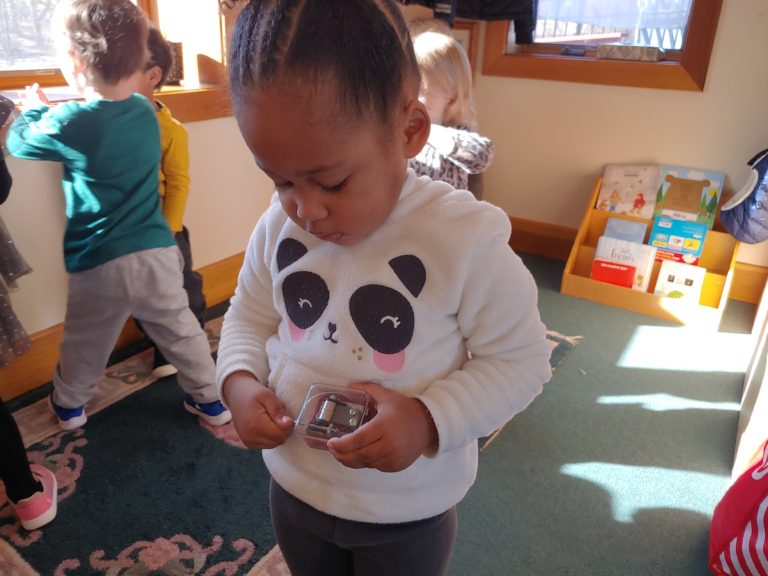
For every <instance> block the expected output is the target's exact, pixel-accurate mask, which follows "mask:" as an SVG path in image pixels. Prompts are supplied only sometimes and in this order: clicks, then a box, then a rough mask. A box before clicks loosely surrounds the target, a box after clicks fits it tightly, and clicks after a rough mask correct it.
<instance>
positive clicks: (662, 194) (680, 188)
mask: <svg viewBox="0 0 768 576" xmlns="http://www.w3.org/2000/svg"><path fill="white" fill-rule="evenodd" d="M659 168H660V170H659V180H658V188H657V190H656V200H655V206H654V210H653V216H654V217H655V216H668V217H670V218H675V219H677V220H687V221H690V222H701V223H704V224H706V225H707V228H710V229H711V228H712V225H713V224H714V223H715V216H716V215H717V206H718V204H719V203H720V197H721V196H722V193H723V184H724V182H725V172H721V171H719V170H699V169H696V168H685V167H683V166H671V165H665V164H662V165H660V167H659Z"/></svg>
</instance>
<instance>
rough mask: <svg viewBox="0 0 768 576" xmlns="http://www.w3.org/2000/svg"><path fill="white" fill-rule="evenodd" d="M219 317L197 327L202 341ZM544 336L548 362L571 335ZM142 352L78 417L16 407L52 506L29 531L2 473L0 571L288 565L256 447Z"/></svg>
mask: <svg viewBox="0 0 768 576" xmlns="http://www.w3.org/2000/svg"><path fill="white" fill-rule="evenodd" d="M221 322H222V318H221V317H218V318H216V319H214V320H211V321H210V322H208V324H207V326H206V331H207V333H208V338H209V341H210V343H211V350H212V352H214V351H216V349H217V347H218V340H219V333H220V329H221ZM548 337H549V340H550V342H551V343H552V348H553V354H552V364H553V367H555V368H556V367H557V365H558V364H559V363H560V362H561V361H562V360H563V358H564V357H565V355H566V354H567V353H568V351H569V350H570V349H571V348H572V347H573V346H574V345H575V344H576V342H577V341H578V340H579V338H580V337H566V336H564V335H561V334H558V333H555V332H552V333H550V334H548ZM152 354H153V351H152V350H151V349H147V350H144V351H143V352H140V353H138V354H136V355H134V356H132V357H130V358H128V359H127V360H124V361H122V362H119V363H117V364H114V365H112V366H111V367H110V368H109V369H108V370H107V371H106V372H105V374H104V376H103V378H102V379H101V381H100V382H99V386H98V389H99V392H98V394H97V396H96V397H95V398H94V399H93V401H92V402H90V403H89V404H88V406H87V407H86V410H87V412H88V415H89V420H88V423H87V424H86V426H85V427H84V428H79V429H77V430H73V431H69V432H62V431H60V430H59V429H58V426H57V425H56V422H55V420H54V418H53V416H52V415H51V413H50V411H49V409H48V407H47V404H46V401H45V400H39V401H37V402H35V403H33V404H31V405H29V406H26V407H24V408H22V409H20V410H18V411H16V412H15V413H14V416H15V418H16V420H17V422H18V423H19V428H20V429H21V431H22V435H23V437H24V440H25V443H26V445H27V446H28V453H29V457H30V460H31V461H33V462H37V463H40V464H43V465H45V466H48V467H49V468H51V469H52V470H54V471H55V472H56V476H57V478H58V482H59V512H58V516H57V518H56V520H55V521H54V522H53V523H52V524H50V525H48V526H46V527H44V528H42V529H40V530H34V531H31V532H27V531H26V530H23V529H22V528H21V527H20V525H19V523H18V521H17V520H16V518H15V516H14V515H13V513H12V511H11V509H10V506H9V504H8V502H7V499H6V497H5V494H4V488H3V487H2V485H1V484H0V502H2V505H1V506H0V574H9V575H13V576H28V575H29V576H31V575H43V576H48V575H53V576H72V575H85V574H89V575H104V576H139V575H141V576H145V575H149V574H152V575H168V576H171V575H173V576H176V575H182V574H184V575H205V576H214V575H222V576H223V575H227V576H230V575H246V576H288V575H289V572H288V568H287V567H286V565H285V562H284V561H283V558H282V556H281V554H280V551H279V549H278V548H277V547H276V546H275V541H274V536H273V535H272V530H271V525H270V520H269V508H268V500H267V491H268V490H267V486H268V482H269V474H268V472H267V471H266V469H265V467H264V464H263V461H262V459H261V455H260V454H259V453H258V452H252V451H249V450H247V449H245V447H244V446H243V445H242V443H241V442H240V441H239V439H238V438H237V435H236V433H235V431H234V428H233V427H232V425H231V424H228V425H226V426H222V427H218V428H214V427H210V426H208V425H207V424H205V423H201V422H199V421H198V420H197V418H195V417H193V416H192V415H190V414H188V413H186V412H185V411H184V410H183V409H182V406H181V404H182V399H183V392H182V391H181V389H180V388H179V387H178V385H177V384H176V379H175V378H173V377H171V378H165V379H163V380H160V381H156V380H154V379H153V378H152V376H151V362H152ZM498 432H499V431H497V433H496V434H498ZM496 434H495V435H494V436H493V437H490V438H489V439H487V440H486V441H485V442H484V444H483V449H485V448H486V447H487V446H488V444H490V442H491V441H492V440H493V438H495V436H496ZM126 439H127V440H126Z"/></svg>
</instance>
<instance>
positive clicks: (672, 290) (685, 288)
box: [653, 260, 707, 304]
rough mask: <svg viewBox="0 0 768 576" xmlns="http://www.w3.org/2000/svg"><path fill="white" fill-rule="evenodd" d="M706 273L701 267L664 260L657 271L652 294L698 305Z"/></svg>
mask: <svg viewBox="0 0 768 576" xmlns="http://www.w3.org/2000/svg"><path fill="white" fill-rule="evenodd" d="M706 273H707V270H706V268H702V267H701V266H693V265H691V264H684V263H682V262H675V261H673V260H664V261H663V262H662V263H661V268H660V269H659V277H658V278H657V280H656V286H655V288H654V290H653V291H654V294H659V295H662V296H665V297H667V298H675V299H679V300H685V301H690V303H691V304H698V303H699V301H700V300H701V289H702V287H703V286H704V277H705V276H706Z"/></svg>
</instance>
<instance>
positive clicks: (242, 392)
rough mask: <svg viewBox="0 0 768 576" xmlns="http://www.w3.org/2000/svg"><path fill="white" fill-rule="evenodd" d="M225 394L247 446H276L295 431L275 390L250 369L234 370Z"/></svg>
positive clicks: (224, 391) (236, 427)
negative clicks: (247, 370)
mask: <svg viewBox="0 0 768 576" xmlns="http://www.w3.org/2000/svg"><path fill="white" fill-rule="evenodd" d="M222 396H223V397H224V398H225V402H226V404H227V405H228V406H229V410H230V412H232V423H233V424H234V426H235V430H236V431H237V433H238V435H239V436H240V439H241V440H242V441H243V444H245V445H246V446H247V447H248V448H252V449H254V448H274V447H275V446H280V445H281V444H282V443H283V442H285V441H286V440H287V439H288V437H289V436H290V435H291V433H292V432H293V419H292V418H291V417H290V416H289V415H288V412H287V411H286V409H285V406H284V405H283V403H282V402H281V401H280V400H279V399H278V397H277V396H276V395H275V393H274V392H272V390H270V389H269V388H267V387H266V386H264V385H262V384H261V383H259V381H258V380H256V378H254V377H253V374H250V373H249V372H233V373H232V374H230V375H229V376H228V377H227V379H226V380H225V381H224V384H223V386H222Z"/></svg>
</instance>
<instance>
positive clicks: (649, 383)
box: [0, 256, 750, 576]
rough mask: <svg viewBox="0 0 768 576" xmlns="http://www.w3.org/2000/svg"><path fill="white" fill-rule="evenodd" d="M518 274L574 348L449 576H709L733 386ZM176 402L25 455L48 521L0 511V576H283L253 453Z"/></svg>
mask: <svg viewBox="0 0 768 576" xmlns="http://www.w3.org/2000/svg"><path fill="white" fill-rule="evenodd" d="M524 260H525V262H526V264H527V265H528V266H529V267H530V268H531V270H532V272H533V273H534V276H535V277H536V279H537V282H538V284H539V289H540V294H539V295H540V309H541V313H542V318H543V320H544V321H545V323H546V324H547V325H548V326H549V327H551V328H557V330H559V331H560V334H561V335H562V334H574V335H575V334H578V335H581V336H582V337H583V338H582V339H581V341H580V343H579V344H578V345H577V346H573V345H572V341H571V340H570V339H564V340H562V341H559V342H554V341H553V344H554V345H555V350H554V353H553V362H555V363H559V365H557V366H556V370H555V373H554V376H553V379H552V381H551V382H550V383H548V384H547V385H546V386H545V388H544V392H543V393H542V394H541V396H539V397H538V398H537V399H536V400H535V401H534V402H533V404H532V405H531V406H530V407H529V408H528V409H527V410H526V411H525V412H523V413H522V414H520V415H518V416H517V417H515V418H514V419H513V420H512V421H511V422H510V423H509V424H507V425H506V426H505V427H504V428H503V429H502V431H501V433H500V434H499V435H498V436H497V438H496V439H495V441H494V443H493V445H492V446H490V447H488V449H487V450H485V451H484V452H482V453H481V455H480V468H479V471H478V478H477V482H476V484H475V486H474V487H473V488H472V489H471V490H470V492H469V494H468V495H467V497H466V498H465V500H464V501H463V502H462V503H461V504H460V505H459V536H458V540H457V544H456V549H455V553H454V558H453V562H452V566H451V571H450V574H451V576H484V575H487V576H506V575H516V574H521V575H522V574H524V575H526V576H551V575H559V574H562V575H584V576H597V575H612V576H613V575H616V576H639V575H645V574H648V575H651V574H652V575H654V576H660V575H661V576H699V575H701V576H704V575H705V574H707V570H706V564H705V562H706V550H707V537H708V527H709V517H710V514H711V511H712V509H713V508H714V505H715V503H716V502H717V500H718V499H719V497H720V496H721V495H722V493H723V492H724V491H725V489H726V488H727V485H728V482H729V475H730V466H731V461H732V458H733V447H734V442H735V430H736V422H737V419H738V412H737V410H738V399H739V396H740V392H741V384H742V379H743V373H739V372H738V370H737V369H736V370H730V371H729V370H726V369H723V370H706V371H695V370H693V371H692V370H681V369H679V368H678V369H675V368H673V367H670V366H667V367H651V366H650V364H651V359H650V358H649V359H648V361H647V362H646V359H645V358H640V361H637V359H633V358H632V357H631V356H632V354H630V353H629V352H631V349H634V350H638V349H640V348H641V346H640V345H641V344H642V342H641V340H642V338H640V339H639V335H640V336H641V335H643V334H645V333H649V334H650V335H651V336H653V335H654V334H656V333H655V332H654V330H658V331H660V332H659V333H658V334H657V335H663V334H665V333H666V334H667V335H668V334H672V335H677V334H678V332H675V331H676V330H681V329H680V328H679V327H676V326H673V325H670V324H667V323H664V322H662V321H657V320H654V319H652V318H649V317H645V316H640V315H636V314H632V313H628V312H625V311H622V310H617V309H614V308H609V307H606V306H601V305H599V304H595V303H592V302H587V301H584V300H578V299H574V298H570V297H565V296H562V295H560V294H559V282H560V275H561V274H562V267H563V263H562V262H558V261H553V260H548V259H545V258H536V257H531V256H525V257H524ZM731 316H732V317H733V318H734V320H733V321H732V322H731V328H730V330H731V332H732V333H731V334H725V335H723V336H733V337H734V338H738V337H741V336H743V335H744V334H743V332H744V330H745V325H747V324H748V320H749V317H750V310H749V308H741V309H740V308H739V307H738V306H737V307H736V309H735V310H733V311H732V313H731ZM648 331H650V332H648ZM670 331H671V332H670ZM685 334H686V333H685V332H684V331H681V332H680V335H681V336H684V335H685ZM566 355H567V357H566ZM680 356H681V357H682V356H684V355H683V354H682V353H680ZM700 356H701V357H704V356H707V355H705V354H700ZM708 356H712V354H709V355H708ZM563 358H566V360H565V361H562V360H563ZM700 361H701V359H699V360H697V358H696V355H695V354H693V356H691V358H688V362H689V363H690V362H694V363H695V362H700ZM138 380H141V378H139V379H138ZM126 381H127V382H129V384H130V383H131V379H130V378H127V377H126ZM181 401H182V392H181V390H180V389H179V388H178V386H177V385H176V383H175V379H174V378H169V379H165V380H163V381H159V382H155V383H153V384H150V385H147V386H146V387H144V388H141V389H139V390H138V391H136V392H134V393H133V394H130V395H128V396H127V397H125V398H124V399H122V400H120V401H119V402H118V403H117V404H114V405H112V406H109V407H108V408H105V409H104V410H102V411H100V412H97V413H95V414H93V415H91V416H90V418H89V422H88V424H87V425H86V427H85V429H84V430H77V431H74V432H66V433H58V434H56V435H54V436H52V437H50V438H48V439H46V440H43V441H41V442H38V443H36V444H35V445H34V446H32V447H31V448H30V456H31V458H32V459H33V460H35V461H44V462H46V464H47V465H49V466H50V467H52V468H54V469H56V471H57V476H58V478H59V483H60V489H59V515H58V517H57V518H56V520H55V521H54V523H52V524H51V525H49V526H47V527H45V528H44V529H42V530H39V531H35V532H31V533H27V532H25V531H23V530H21V531H20V530H19V529H18V524H17V523H16V522H15V520H14V518H13V517H12V515H11V513H10V510H9V508H8V506H7V505H5V506H3V507H2V508H0V536H1V537H2V540H1V541H0V574H12V575H13V576H26V575H27V574H29V575H32V574H41V575H43V576H68V575H85V574H102V575H109V576H138V575H141V576H149V575H181V574H194V575H197V574H200V575H203V574H205V575H225V574H226V575H245V574H248V573H249V572H250V573H251V574H252V575H255V574H257V573H258V574H259V575H265V574H270V575H278V574H280V575H284V574H287V571H285V568H284V565H280V563H279V557H277V558H276V559H275V562H274V563H272V564H270V567H269V568H268V569H264V570H262V569H260V568H256V569H254V566H255V565H256V563H257V562H258V561H259V559H260V558H262V557H263V556H264V555H265V554H267V553H268V552H269V551H270V550H272V549H273V546H274V538H273V536H272V533H271V528H270V524H269V515H268V503H267V482H268V475H267V473H266V470H265V468H264V465H263V463H262V460H261V456H260V454H259V453H258V452H250V451H247V450H245V449H244V448H242V447H241V446H240V445H238V443H237V442H236V440H235V439H233V438H231V437H229V438H228V437H226V436H227V434H229V435H230V436H231V433H232V427H231V425H230V426H227V427H224V430H221V429H220V430H219V433H222V432H223V433H224V434H223V437H222V438H219V437H217V436H216V435H215V434H214V433H213V431H212V430H211V429H209V428H207V427H203V426H201V425H200V424H198V422H197V420H196V419H195V418H193V417H191V416H190V415H189V414H187V413H186V412H185V411H183V409H182V408H181ZM9 544H10V546H9Z"/></svg>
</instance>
